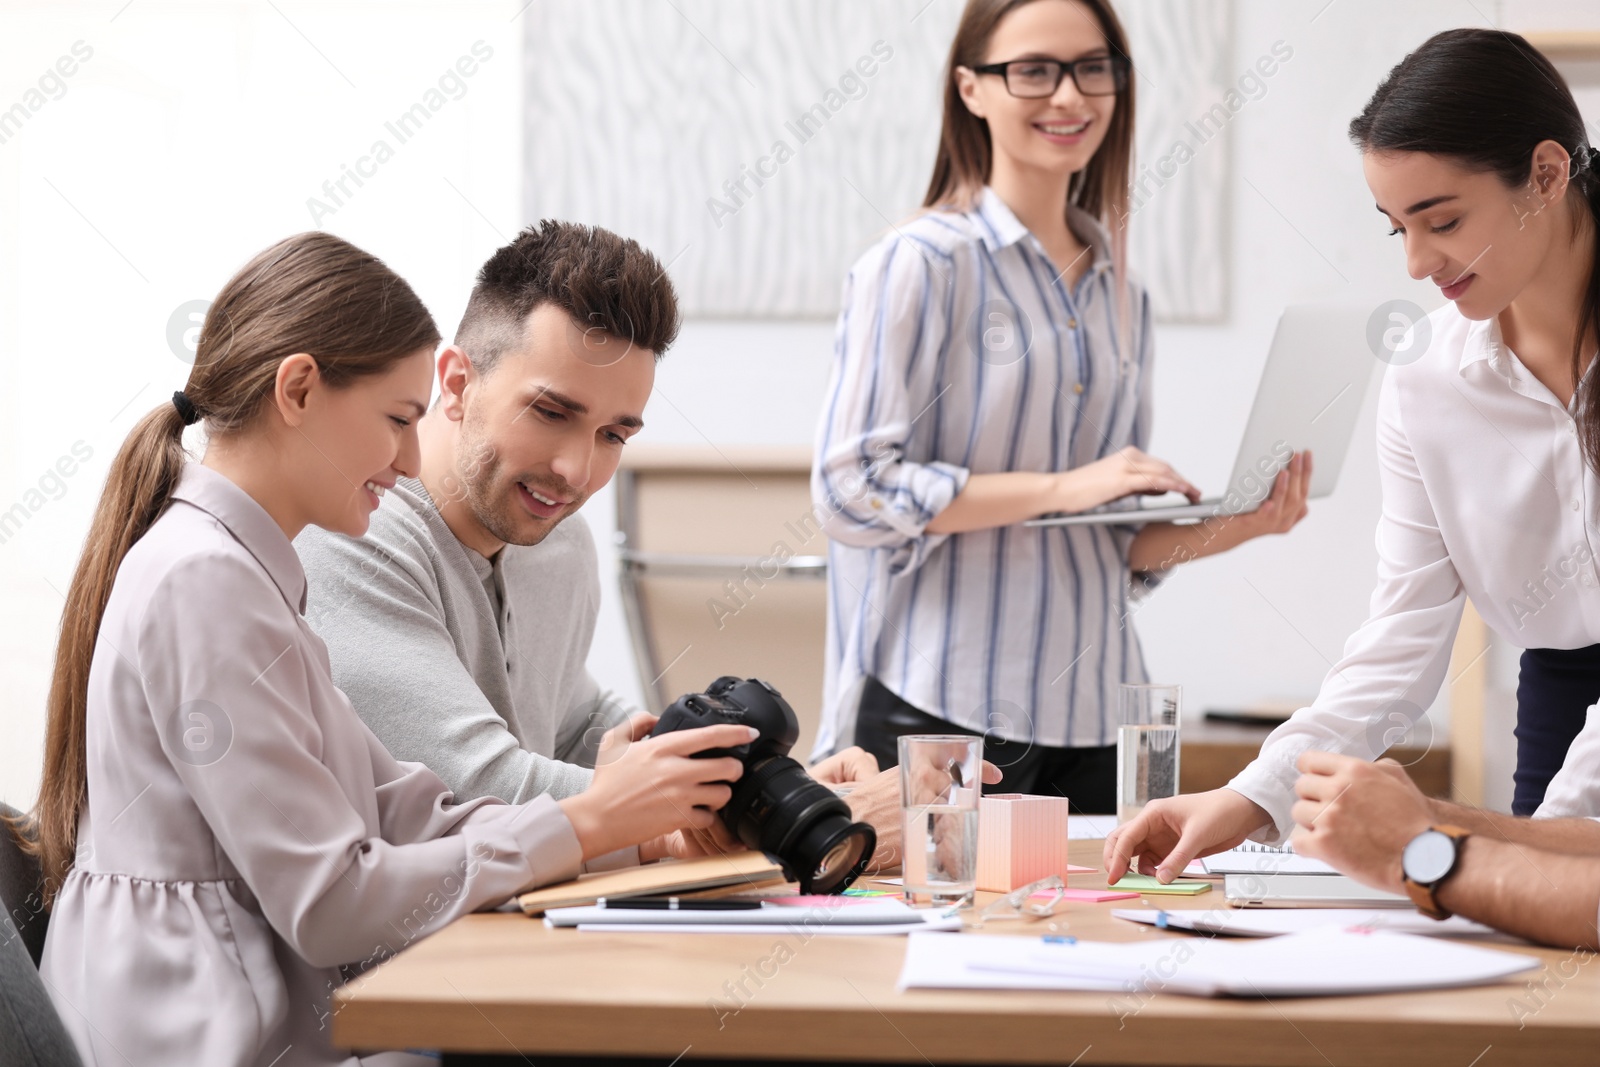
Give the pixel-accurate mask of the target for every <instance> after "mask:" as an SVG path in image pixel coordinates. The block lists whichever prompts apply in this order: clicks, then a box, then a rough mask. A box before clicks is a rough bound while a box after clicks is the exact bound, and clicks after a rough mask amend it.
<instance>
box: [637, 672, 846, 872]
mask: <svg viewBox="0 0 1600 1067" xmlns="http://www.w3.org/2000/svg"><path fill="white" fill-rule="evenodd" d="M721 723H738V724H740V725H743V726H754V727H755V728H756V729H757V730H760V731H761V736H760V737H758V738H756V739H755V740H754V741H751V742H749V743H748V744H743V745H738V746H735V747H734V748H709V749H706V750H705V751H704V752H699V753H696V754H695V758H696V759H711V758H714V757H720V756H734V757H736V758H737V759H738V760H739V761H740V762H741V763H743V764H744V774H743V775H742V776H741V777H740V778H739V780H738V781H737V782H734V783H732V785H733V797H732V798H731V799H730V800H729V801H728V803H727V805H726V806H724V807H723V809H722V811H721V813H720V814H721V816H722V821H723V822H724V823H725V824H726V825H727V827H728V829H729V830H731V831H732V832H733V833H734V835H735V836H737V837H738V838H739V840H740V841H743V842H744V843H745V845H747V846H748V847H750V848H754V849H760V850H761V851H762V852H767V853H770V854H772V855H774V856H776V857H778V859H779V860H780V861H782V863H783V865H784V867H786V868H787V869H788V873H789V874H790V875H791V876H793V877H795V878H796V879H797V880H798V881H799V883H800V892H802V893H838V892H840V891H842V890H843V889H845V887H847V886H848V885H849V884H850V883H851V882H853V881H855V880H856V877H857V876H858V875H859V874H860V873H861V872H862V871H863V870H865V869H866V866H867V862H868V861H869V860H871V859H872V850H873V849H874V848H875V847H877V844H878V835H877V833H876V832H875V831H874V830H873V829H872V827H871V826H869V825H868V824H866V823H864V822H852V821H851V819H850V807H849V805H847V804H846V803H845V802H844V801H843V800H840V799H839V798H838V797H837V796H835V795H834V794H833V791H832V790H830V789H828V788H827V787H826V786H824V785H822V784H820V783H819V782H818V781H817V780H816V779H815V778H812V777H811V775H809V774H807V773H806V770H805V768H804V767H802V766H800V764H798V763H796V762H795V761H794V760H792V759H790V758H789V750H790V749H791V748H793V747H794V743H795V741H797V740H799V738H800V722H799V720H798V719H796V718H795V715H794V709H793V708H791V707H790V706H789V704H788V702H787V701H786V700H784V699H783V697H781V696H779V695H778V691H777V690H776V689H774V688H772V686H770V685H768V684H767V683H766V682H763V681H761V680H760V679H758V678H750V679H744V678H729V677H723V678H718V679H717V680H716V681H714V682H712V683H711V684H710V685H709V686H707V687H706V691H705V692H704V693H690V694H688V695H687V696H682V697H679V698H678V699H677V700H676V701H674V702H673V704H672V706H671V707H669V708H668V709H667V710H666V711H664V712H662V713H661V721H660V722H658V723H656V728H655V729H654V730H652V731H650V735H651V736H652V737H660V736H661V735H662V734H670V733H672V732H673V731H674V730H692V729H695V728H696V727H699V726H717V725H719V724H721Z"/></svg>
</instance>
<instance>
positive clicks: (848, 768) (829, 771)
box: [811, 745, 878, 785]
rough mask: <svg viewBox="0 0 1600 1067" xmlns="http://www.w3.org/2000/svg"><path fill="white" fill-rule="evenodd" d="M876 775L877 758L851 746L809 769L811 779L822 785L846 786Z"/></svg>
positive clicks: (864, 750)
mask: <svg viewBox="0 0 1600 1067" xmlns="http://www.w3.org/2000/svg"><path fill="white" fill-rule="evenodd" d="M877 773H878V757H876V756H874V755H873V754H872V753H870V752H868V751H867V750H866V749H863V748H860V747H858V746H855V745H851V746H850V747H849V748H847V749H844V750H843V751H841V752H835V753H834V754H833V755H831V756H829V757H828V758H827V759H825V760H823V761H822V762H820V763H816V764H813V765H812V767H811V777H813V778H815V779H816V780H817V781H819V782H821V783H822V784H823V785H848V784H851V783H853V782H865V781H867V780H868V779H870V778H873V777H875V776H876V775H877Z"/></svg>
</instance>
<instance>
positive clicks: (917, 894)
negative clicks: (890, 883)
mask: <svg viewBox="0 0 1600 1067" xmlns="http://www.w3.org/2000/svg"><path fill="white" fill-rule="evenodd" d="M899 745H900V808H901V816H902V818H903V819H904V820H905V845H904V847H905V863H904V864H903V868H904V878H903V881H904V883H905V898H906V902H907V903H911V904H915V903H917V902H918V901H919V900H926V899H928V898H932V903H933V904H934V905H935V906H936V907H952V906H954V907H966V906H968V905H970V904H971V903H972V897H973V894H974V893H975V892H976V891H977V887H978V796H979V794H980V793H982V791H983V777H982V776H983V738H981V737H969V736H964V735H963V736H954V735H950V736H945V735H910V736H906V737H901V738H900V739H899Z"/></svg>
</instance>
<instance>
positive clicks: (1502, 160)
mask: <svg viewBox="0 0 1600 1067" xmlns="http://www.w3.org/2000/svg"><path fill="white" fill-rule="evenodd" d="M1350 139H1351V140H1352V141H1354V142H1355V143H1356V145H1357V146H1359V147H1360V148H1361V149H1362V151H1366V152H1426V153H1428V154H1430V155H1437V156H1444V157H1447V158H1449V159H1452V160H1454V161H1455V162H1457V163H1458V164H1460V165H1462V166H1464V167H1467V168H1469V169H1471V170H1474V171H1478V172H1483V173H1491V174H1494V175H1496V176H1497V177H1499V179H1500V180H1501V181H1502V182H1504V183H1505V185H1506V187H1507V188H1512V189H1515V188H1519V187H1521V186H1523V185H1526V184H1527V183H1528V177H1529V173H1530V169H1531V167H1532V164H1533V150H1534V149H1535V148H1536V147H1537V146H1538V145H1539V144H1540V143H1542V142H1544V141H1555V142H1556V143H1557V144H1559V145H1561V146H1562V147H1563V148H1565V149H1566V150H1567V152H1568V153H1569V154H1570V155H1571V157H1572V161H1573V170H1572V172H1571V173H1572V180H1571V186H1570V189H1569V195H1576V196H1577V197H1579V198H1581V199H1580V200H1579V201H1578V203H1577V205H1576V206H1575V208H1574V209H1573V213H1572V219H1573V235H1574V236H1575V237H1576V236H1577V235H1578V234H1580V233H1581V232H1582V229H1583V227H1584V225H1585V223H1586V221H1587V224H1588V226H1589V228H1590V231H1591V232H1596V231H1597V227H1596V225H1595V224H1596V222H1597V221H1600V157H1597V156H1596V154H1595V153H1594V151H1593V149H1592V148H1591V146H1590V144H1589V138H1588V136H1587V134H1586V133H1585V131H1584V125H1583V116H1582V115H1581V114H1580V113H1579V112H1578V105H1577V103H1576V102H1575V101H1574V100H1573V99H1572V91H1571V90H1570V89H1568V88H1567V83H1566V80H1565V79H1563V78H1562V77H1561V73H1560V72H1559V71H1558V70H1556V68H1555V65H1554V64H1552V63H1551V62H1550V60H1548V59H1546V58H1545V56H1544V54H1543V53H1541V52H1540V51H1539V50H1538V49H1537V48H1535V47H1533V45H1531V44H1529V43H1528V42H1527V40H1525V39H1524V38H1522V37H1519V36H1517V35H1516V34H1514V33H1506V32H1504V31H1501V30H1478V29H1472V30H1446V31H1445V32H1444V33H1440V34H1435V35H1434V36H1433V37H1430V38H1428V40H1427V41H1426V42H1424V43H1423V45H1422V47H1421V48H1418V49H1417V50H1416V51H1415V52H1412V53H1411V54H1410V55H1408V56H1406V58H1405V59H1403V60H1401V61H1400V63H1399V65H1398V66H1396V67H1395V68H1394V69H1393V70H1391V71H1390V72H1389V76H1388V77H1387V78H1385V79H1384V80H1383V84H1381V85H1379V86H1378V90H1377V92H1375V93H1373V94H1372V99H1371V100H1369V101H1367V106H1366V107H1365V108H1363V109H1362V111H1361V114H1359V115H1357V116H1356V117H1355V119H1354V120H1352V121H1351V123H1350ZM1572 325H1573V338H1572V375H1573V381H1575V382H1577V383H1578V389H1579V395H1578V403H1579V407H1580V415H1579V422H1578V433H1579V440H1580V441H1581V442H1582V445H1583V455H1584V459H1585V460H1586V461H1587V462H1588V464H1589V466H1590V468H1591V469H1593V470H1596V471H1600V379H1597V378H1596V377H1594V376H1593V375H1591V376H1590V377H1588V378H1587V379H1586V378H1584V377H1583V374H1582V371H1583V344H1584V340H1585V338H1586V337H1588V336H1590V335H1591V334H1593V335H1595V336H1600V234H1597V240H1596V244H1595V261H1593V262H1591V263H1590V264H1589V277H1588V279H1587V280H1586V281H1585V283H1584V286H1583V305H1582V310H1581V311H1580V313H1579V315H1578V321H1577V322H1575V323H1573V324H1572Z"/></svg>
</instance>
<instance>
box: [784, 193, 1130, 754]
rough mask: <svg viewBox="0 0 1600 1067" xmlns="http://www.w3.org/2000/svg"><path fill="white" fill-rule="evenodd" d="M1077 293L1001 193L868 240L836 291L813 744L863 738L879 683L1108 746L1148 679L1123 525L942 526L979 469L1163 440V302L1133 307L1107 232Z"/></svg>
mask: <svg viewBox="0 0 1600 1067" xmlns="http://www.w3.org/2000/svg"><path fill="white" fill-rule="evenodd" d="M1068 221H1069V224H1070V225H1071V226H1072V229H1073V231H1074V233H1076V234H1077V235H1078V237H1079V239H1080V240H1082V241H1083V242H1084V243H1085V244H1086V245H1087V246H1088V248H1089V252H1088V253H1087V254H1090V255H1092V260H1091V262H1090V266H1089V268H1088V269H1087V270H1086V271H1085V272H1084V274H1083V276H1082V277H1081V278H1080V279H1079V281H1078V282H1077V283H1076V284H1074V285H1072V286H1071V287H1070V288H1069V286H1068V285H1067V284H1066V282H1065V281H1063V280H1062V279H1060V278H1059V277H1058V273H1059V272H1058V271H1057V270H1056V268H1055V267H1053V266H1052V265H1051V262H1050V260H1049V259H1048V257H1046V255H1045V253H1044V249H1043V246H1042V245H1040V243H1039V241H1038V239H1037V238H1035V237H1034V236H1033V235H1032V234H1031V233H1030V232H1029V231H1028V230H1027V229H1026V228H1025V227H1024V226H1023V225H1022V223H1021V222H1020V221H1018V219H1017V217H1016V215H1014V214H1013V213H1012V212H1011V210H1010V209H1009V208H1008V207H1007V206H1006V205H1005V203H1004V202H1003V201H1002V200H1001V199H1000V197H999V196H997V195H996V194H995V193H994V191H993V190H991V189H985V190H984V191H983V194H982V196H981V198H980V199H979V201H978V203H977V206H976V207H975V208H974V209H973V210H971V211H968V212H964V213H956V212H948V211H935V212H928V213H925V214H923V215H921V216H919V217H917V218H916V219H915V220H914V221H912V222H910V223H908V224H906V225H904V226H901V227H899V228H898V229H897V230H896V231H895V232H894V233H893V234H890V235H888V236H886V237H885V238H884V239H883V240H882V241H880V242H879V243H878V244H877V245H875V246H874V247H873V248H872V249H870V250H869V251H868V252H867V253H866V254H865V255H864V256H862V257H861V259H860V260H859V261H857V263H856V264H855V266H854V268H853V269H852V270H851V272H850V274H849V277H848V278H847V279H846V281H845V286H844V301H843V306H844V310H843V312H842V313H841V314H840V316H839V326H838V331H837V337H836V341H835V355H834V367H833V374H832V380H831V382H830V385H829V388H828V393H827V397H826V406H825V410H824V414H823V418H822V424H821V426H820V428H819V431H818V440H817V449H816V456H817V459H816V465H815V467H814V469H813V471H812V496H813V498H814V501H815V504H816V509H817V510H818V511H820V512H823V513H825V516H826V519H825V523H824V529H825V530H826V531H827V533H828V536H829V538H830V543H829V548H828V566H829V571H828V623H827V630H828V633H827V679H826V688H825V696H824V708H823V722H822V728H821V730H820V732H819V735H818V740H817V747H816V754H817V755H822V754H825V753H828V752H832V751H835V750H837V749H838V748H840V747H843V746H844V745H847V744H849V743H851V741H852V739H853V737H854V734H855V718H856V710H857V704H858V703H859V700H860V691H861V684H862V682H863V681H864V679H865V678H866V677H868V676H871V677H875V678H877V679H878V680H879V681H880V682H881V683H882V684H883V685H885V686H886V687H887V688H889V689H890V690H892V691H893V692H895V693H897V694H899V695H900V696H901V697H902V698H903V699H905V700H906V701H908V702H910V703H911V704H912V705H914V706H916V707H917V708H920V709H922V710H923V711H926V712H928V713H929V714H931V715H935V716H938V717H940V718H943V719H945V720H947V721H949V722H951V723H953V724H956V725H959V726H962V727H966V728H968V729H972V730H977V731H981V732H985V733H988V734H990V735H992V736H997V737H1004V738H1006V739H1008V740H1015V741H1023V742H1033V743H1037V744H1041V745H1048V746H1057V747H1086V746H1095V745H1107V744H1111V743H1112V740H1113V738H1114V736H1115V701H1116V689H1117V686H1118V684H1119V683H1121V682H1123V681H1143V680H1144V678H1145V673H1144V661H1143V657H1142V654H1141V652H1140V648H1139V642H1138V639H1137V637H1136V636H1135V635H1134V633H1133V630H1132V628H1131V626H1130V625H1129V605H1130V602H1131V598H1132V595H1133V590H1132V588H1131V585H1132V583H1131V582H1130V576H1129V572H1128V549H1129V545H1130V544H1131V543H1132V540H1133V536H1134V532H1135V531H1134V530H1133V529H1132V528H1130V527H1110V526H1064V527H1048V528H1027V527H1024V526H1020V525H1015V526H1005V527H998V528H994V529H988V530H978V531H974V532H971V533H961V534H929V533H926V532H925V528H926V526H927V524H928V523H929V522H930V521H931V520H932V519H933V517H934V516H935V515H937V514H938V513H939V512H940V511H941V510H943V509H944V508H945V507H946V506H947V505H948V504H949V503H950V501H951V500H952V499H953V498H954V497H955V496H956V494H957V493H959V492H960V491H961V489H962V488H963V486H965V484H966V480H967V477H968V476H969V475H970V474H975V473H993V472H1000V471H1060V470H1066V469H1069V468H1073V467H1080V466H1083V465H1084V464H1086V463H1090V462H1093V461H1094V460H1097V459H1100V458H1102V457H1104V456H1107V455H1109V454H1111V453H1113V452H1115V451H1117V450H1118V449H1121V448H1124V447H1126V446H1127V445H1130V444H1131V445H1135V446H1137V447H1139V448H1144V447H1146V444H1147V442H1148V440H1149V436H1150V367H1151V354H1150V340H1151V331H1150V303H1149V299H1148V296H1147V294H1146V293H1145V292H1144V290H1143V289H1142V288H1141V287H1139V286H1137V285H1136V284H1131V285H1130V286H1129V289H1128V293H1127V297H1126V300H1125V302H1124V303H1122V304H1121V305H1120V306H1121V307H1125V308H1127V309H1129V311H1128V314H1129V318H1130V320H1131V321H1130V322H1129V323H1128V328H1127V329H1125V330H1119V329H1118V314H1119V302H1118V298H1117V288H1118V286H1117V281H1116V277H1115V273H1114V272H1113V271H1112V269H1111V254H1110V247H1109V242H1108V238H1107V235H1106V232H1105V230H1104V229H1103V227H1101V226H1100V225H1099V223H1098V222H1097V221H1095V220H1094V219H1093V218H1091V217H1090V216H1089V215H1087V214H1086V213H1084V212H1082V211H1079V210H1078V209H1076V208H1074V209H1071V212H1070V214H1069V217H1068Z"/></svg>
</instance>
